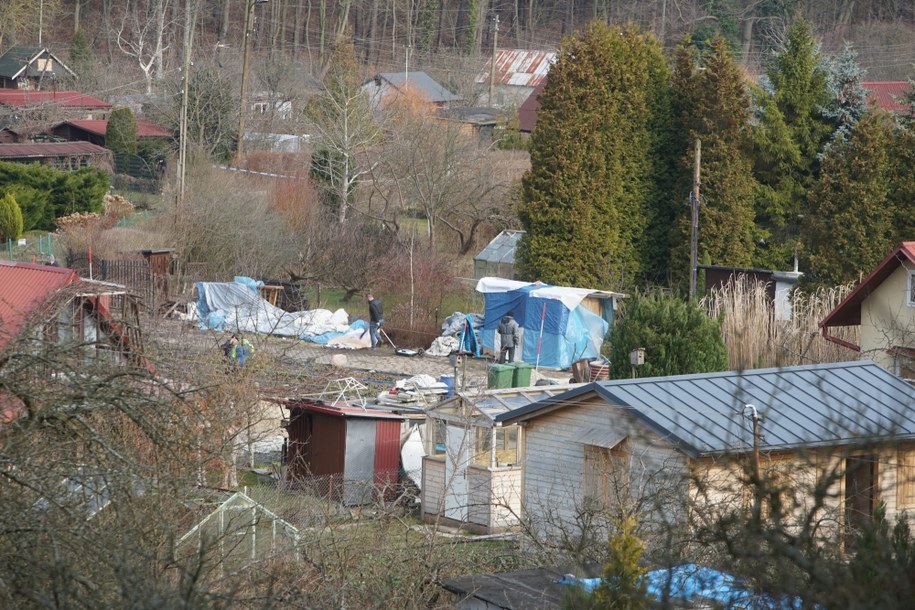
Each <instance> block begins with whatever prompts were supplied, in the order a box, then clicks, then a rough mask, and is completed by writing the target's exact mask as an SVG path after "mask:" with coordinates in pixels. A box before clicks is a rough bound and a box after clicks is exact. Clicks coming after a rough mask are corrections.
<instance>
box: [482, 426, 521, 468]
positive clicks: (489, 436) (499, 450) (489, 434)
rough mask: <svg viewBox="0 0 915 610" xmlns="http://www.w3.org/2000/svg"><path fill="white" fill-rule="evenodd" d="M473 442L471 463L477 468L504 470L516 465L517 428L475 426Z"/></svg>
mask: <svg viewBox="0 0 915 610" xmlns="http://www.w3.org/2000/svg"><path fill="white" fill-rule="evenodd" d="M473 440H474V445H473V447H474V449H473V463H474V464H476V465H477V466H484V467H487V468H489V467H495V468H504V467H508V466H514V465H515V464H517V463H518V426H509V427H507V428H501V427H500V428H489V427H486V428H484V427H480V426H477V427H474V439H473ZM493 449H495V452H493ZM494 454H495V455H494ZM493 457H495V462H493Z"/></svg>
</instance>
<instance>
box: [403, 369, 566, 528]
mask: <svg viewBox="0 0 915 610" xmlns="http://www.w3.org/2000/svg"><path fill="white" fill-rule="evenodd" d="M569 387H570V386H568V385H552V386H536V387H530V388H510V389H502V390H487V391H484V392H482V393H479V392H476V393H469V392H467V393H458V394H457V395H455V396H454V397H453V398H449V399H447V400H444V401H442V402H440V403H439V404H437V405H436V406H434V407H432V408H431V409H429V410H427V411H426V417H427V421H426V436H427V439H426V443H427V447H426V456H425V457H424V458H423V480H422V485H421V488H422V510H423V518H424V519H426V520H427V521H433V520H435V521H437V520H439V519H441V518H444V519H446V520H447V521H449V522H453V523H455V524H460V525H465V526H467V527H468V528H469V529H472V530H476V531H480V532H483V533H495V532H499V531H502V530H505V529H508V528H510V527H512V526H514V525H516V524H517V522H518V521H517V516H518V515H519V514H520V511H521V478H522V465H521V459H520V456H521V453H520V452H521V445H522V438H521V428H520V426H502V425H501V424H499V423H498V422H497V421H496V418H497V417H498V416H500V415H503V414H505V413H508V412H511V411H512V410H514V409H518V408H521V407H526V406H528V405H530V404H533V403H536V402H540V401H544V400H547V399H549V398H550V397H552V396H556V395H558V394H561V393H563V392H565V391H566V390H568V389H569Z"/></svg>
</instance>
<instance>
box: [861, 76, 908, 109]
mask: <svg viewBox="0 0 915 610" xmlns="http://www.w3.org/2000/svg"><path fill="white" fill-rule="evenodd" d="M861 86H862V87H864V88H865V89H866V90H867V93H868V98H869V99H870V102H871V104H872V105H873V106H874V107H876V108H880V109H881V110H886V111H888V112H893V113H896V114H903V113H906V112H907V111H908V106H906V105H905V104H904V103H902V102H900V101H899V100H900V99H901V98H902V96H904V95H905V94H906V93H908V91H909V83H907V82H906V81H904V80H894V81H883V82H881V81H868V82H863V83H861Z"/></svg>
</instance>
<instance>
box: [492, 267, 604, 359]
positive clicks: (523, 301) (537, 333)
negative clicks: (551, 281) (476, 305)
mask: <svg viewBox="0 0 915 610" xmlns="http://www.w3.org/2000/svg"><path fill="white" fill-rule="evenodd" d="M477 291H478V292H481V293H483V298H484V300H485V311H484V322H483V329H482V331H481V332H480V342H481V343H482V345H483V347H485V348H487V349H489V350H492V351H493V352H498V351H499V348H500V347H501V346H500V345H499V344H498V343H499V337H498V333H497V332H496V329H497V328H498V326H499V321H500V320H501V319H502V317H503V316H505V315H506V314H507V313H509V312H512V315H513V316H514V318H515V320H516V321H517V322H518V324H519V326H521V328H522V329H523V332H522V335H523V336H522V342H521V343H522V347H521V350H520V359H521V360H522V361H523V362H527V363H529V364H538V365H539V366H544V367H547V368H558V369H565V368H568V367H570V366H571V365H572V363H573V362H575V361H577V360H580V359H583V358H588V359H590V358H598V357H599V356H600V348H601V345H602V343H603V341H604V337H606V335H607V332H608V331H609V329H610V322H611V321H612V317H613V316H612V312H613V299H614V298H615V297H613V296H610V297H608V298H607V306H606V308H605V311H604V314H605V315H606V316H607V318H608V319H605V318H603V317H601V316H600V315H597V314H595V313H593V312H592V311H590V310H589V309H588V308H586V307H584V306H582V305H581V302H582V301H583V300H584V298H585V297H587V296H588V295H590V294H592V293H593V292H594V291H591V290H588V289H584V288H565V287H560V286H550V285H548V284H542V283H539V282H537V283H533V284H529V283H525V282H515V281H512V280H502V279H499V278H483V279H481V280H480V281H479V282H478V283H477ZM517 357H518V355H516V359H517Z"/></svg>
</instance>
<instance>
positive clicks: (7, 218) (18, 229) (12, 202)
mask: <svg viewBox="0 0 915 610" xmlns="http://www.w3.org/2000/svg"><path fill="white" fill-rule="evenodd" d="M20 236H22V210H20V209H19V204H18V203H16V198H15V197H14V196H13V194H12V193H7V194H6V195H4V196H3V197H2V198H0V239H2V240H7V239H19V237H20Z"/></svg>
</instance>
